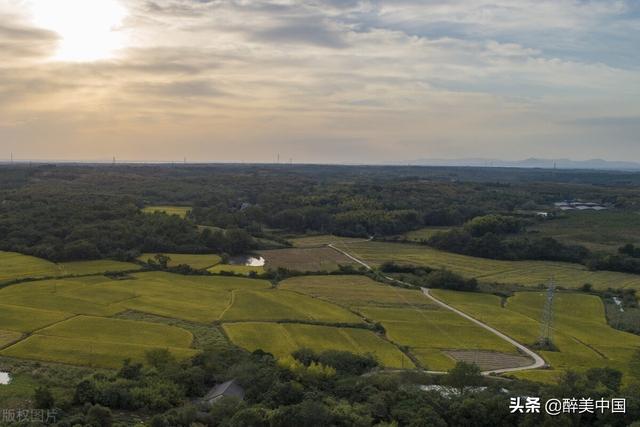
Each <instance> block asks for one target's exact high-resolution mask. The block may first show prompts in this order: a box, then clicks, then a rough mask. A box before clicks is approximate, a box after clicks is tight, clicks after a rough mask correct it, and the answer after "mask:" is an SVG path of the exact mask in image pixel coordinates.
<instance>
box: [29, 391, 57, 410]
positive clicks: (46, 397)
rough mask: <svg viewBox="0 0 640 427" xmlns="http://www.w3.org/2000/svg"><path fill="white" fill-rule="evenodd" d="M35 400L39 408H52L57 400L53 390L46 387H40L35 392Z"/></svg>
mask: <svg viewBox="0 0 640 427" xmlns="http://www.w3.org/2000/svg"><path fill="white" fill-rule="evenodd" d="M33 401H34V403H35V406H36V408H37V409H51V408H53V406H54V405H55V400H54V399H53V395H52V394H51V391H50V390H49V389H48V388H46V387H38V388H37V389H36V391H35V393H34V394H33Z"/></svg>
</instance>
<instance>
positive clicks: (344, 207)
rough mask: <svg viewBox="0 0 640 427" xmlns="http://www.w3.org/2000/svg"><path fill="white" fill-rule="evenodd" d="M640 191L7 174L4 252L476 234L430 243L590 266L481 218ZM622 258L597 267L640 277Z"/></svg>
mask: <svg viewBox="0 0 640 427" xmlns="http://www.w3.org/2000/svg"><path fill="white" fill-rule="evenodd" d="M578 182H580V183H578ZM638 182H640V178H639V177H638V174H631V173H629V174H625V173H614V172H596V173H594V172H592V171H590V172H581V171H543V170H531V171H528V170H500V169H482V168H426V167H402V168H401V167H355V166H343V167H341V166H297V165H207V166H204V165H203V166H188V165H186V166H185V165H180V166H171V165H163V166H149V165H119V166H111V165H109V166H107V165H94V166H89V165H32V166H29V165H18V166H9V165H5V166H3V167H0V249H1V250H10V251H17V252H22V253H26V254H33V255H36V256H40V257H43V258H47V259H50V260H55V261H61V260H78V259H93V258H104V257H109V258H116V259H131V258H133V257H135V256H136V255H137V254H139V253H141V252H160V251H178V252H188V253H198V252H207V251H209V252H210V251H216V252H220V253H229V254H235V253H242V252H246V251H249V250H252V249H256V248H259V247H260V245H261V244H263V243H261V242H262V240H260V239H255V238H256V237H257V238H261V237H265V236H266V237H269V236H270V233H271V232H272V231H273V230H278V231H282V232H289V233H305V232H314V233H334V234H337V235H342V236H376V237H382V238H384V237H385V236H393V235H398V234H401V233H404V232H406V231H410V230H415V229H418V228H421V227H425V226H458V225H463V224H467V226H465V227H464V228H463V229H462V231H458V232H452V233H451V234H450V235H448V236H440V237H439V239H434V240H433V241H431V242H428V243H429V244H432V245H433V246H435V247H439V248H443V249H447V250H453V251H457V252H462V253H470V254H474V255H478V256H486V257H498V258H500V257H504V258H506V259H521V258H532V259H541V258H542V257H541V255H540V254H541V253H542V254H545V255H544V256H546V257H547V258H549V259H559V260H568V261H580V262H583V261H584V260H586V259H587V258H589V259H591V258H592V257H591V258H590V257H589V256H588V254H586V253H585V252H584V251H582V249H581V248H575V247H564V246H562V245H559V244H557V242H553V241H552V240H550V239H546V240H537V241H528V240H526V239H519V238H516V239H514V238H506V237H504V236H505V235H510V234H513V232H515V231H517V230H518V229H519V228H521V227H522V226H523V224H521V223H520V222H518V221H514V223H513V224H509V225H508V226H507V228H501V229H499V230H492V227H497V226H498V227H501V226H503V225H504V224H498V225H496V224H484V225H482V224H478V221H480V220H478V219H477V218H478V217H483V216H485V217H486V216H489V217H486V218H491V217H490V215H501V216H497V217H494V219H495V218H501V219H502V221H505V218H509V216H511V215H514V213H517V212H521V211H532V210H535V209H544V208H545V207H548V206H550V205H551V204H552V203H553V202H555V201H558V200H564V199H568V198H569V199H573V198H585V199H588V200H593V201H597V202H600V203H607V204H611V205H614V206H616V207H619V208H631V207H635V206H639V205H640V191H639V190H638V189H637V188H638V187H637V186H636V184H637V183H638ZM150 204H172V205H183V206H190V207H192V211H191V213H190V215H189V216H188V217H187V218H185V219H182V218H178V217H177V216H169V215H165V214H151V215H150V214H143V213H142V212H141V208H143V207H144V206H146V205H150ZM486 218H485V222H486ZM473 221H476V225H475V226H474V225H473V224H474V223H473ZM198 226H211V227H209V228H203V227H198ZM483 227H484V228H483ZM509 227H515V228H514V229H509ZM271 237H273V236H271ZM273 238H275V237H273ZM620 257H622V255H621V256H620ZM620 257H618V258H612V259H596V260H592V261H590V262H591V265H592V266H593V267H594V268H602V267H604V266H607V267H610V268H616V269H627V270H633V271H635V269H636V267H635V264H634V265H633V266H632V267H629V265H630V264H633V262H632V261H629V259H628V258H632V257H630V256H627V255H624V259H623V260H620V259H619V258H620ZM584 262H586V261H584Z"/></svg>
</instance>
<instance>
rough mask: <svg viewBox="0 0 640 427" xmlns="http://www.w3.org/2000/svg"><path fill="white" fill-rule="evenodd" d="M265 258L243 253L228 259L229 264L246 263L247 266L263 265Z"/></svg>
mask: <svg viewBox="0 0 640 427" xmlns="http://www.w3.org/2000/svg"><path fill="white" fill-rule="evenodd" d="M264 263H265V259H264V258H263V257H261V256H252V255H249V256H247V255H243V256H235V257H232V258H231V259H229V264H231V265H246V266H247V267H264Z"/></svg>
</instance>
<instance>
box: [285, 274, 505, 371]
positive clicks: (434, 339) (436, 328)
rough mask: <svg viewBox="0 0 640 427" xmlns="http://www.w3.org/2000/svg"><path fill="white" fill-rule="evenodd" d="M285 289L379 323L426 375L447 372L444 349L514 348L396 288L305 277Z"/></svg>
mask: <svg viewBox="0 0 640 427" xmlns="http://www.w3.org/2000/svg"><path fill="white" fill-rule="evenodd" d="M280 288H281V289H287V290H291V291H296V292H300V293H304V294H307V295H312V296H314V297H317V298H322V299H324V300H327V301H331V302H334V303H337V304H344V305H346V306H348V307H350V308H351V309H352V310H354V311H356V312H358V313H360V314H361V315H363V316H365V317H366V318H367V319H369V320H371V321H374V322H380V323H381V324H382V325H383V326H384V328H385V330H386V335H387V338H389V339H390V340H391V341H393V342H394V343H396V344H400V345H404V346H408V347H409V348H410V352H411V354H413V355H414V356H415V357H416V359H417V360H419V361H420V363H421V364H422V365H423V366H424V367H427V368H428V369H430V370H447V369H450V368H451V367H453V366H454V364H455V361H454V360H453V359H452V358H451V357H449V356H448V355H447V354H446V351H448V350H478V351H495V352H502V353H508V354H516V353H517V350H516V348H515V347H513V346H511V345H510V344H508V343H506V342H505V341H503V340H501V339H500V338H498V337H496V336H495V335H493V334H491V333H490V332H488V331H486V330H484V329H482V328H480V327H478V326H477V325H475V324H474V323H472V322H470V321H468V320H465V319H463V318H462V317H460V316H458V315H456V314H454V313H452V312H450V311H447V310H444V309H442V308H440V307H439V306H437V305H434V304H432V303H431V301H430V300H428V299H427V298H426V297H425V296H424V295H423V294H422V293H421V292H420V291H417V290H409V289H403V288H397V287H393V286H388V285H384V284H380V283H378V282H375V281H373V280H371V279H369V278H368V277H364V276H305V277H297V278H292V279H288V280H285V281H284V282H282V283H281V284H280Z"/></svg>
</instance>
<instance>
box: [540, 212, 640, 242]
mask: <svg viewBox="0 0 640 427" xmlns="http://www.w3.org/2000/svg"><path fill="white" fill-rule="evenodd" d="M529 231H531V232H533V233H535V235H536V236H544V237H553V238H554V239H556V240H559V241H560V242H563V243H566V244H571V245H583V246H586V247H587V248H589V249H591V250H595V251H609V252H617V250H618V248H619V247H620V246H623V245H625V244H627V243H634V244H637V243H638V242H639V241H640V213H639V212H629V211H619V210H608V211H597V212H594V211H570V212H564V213H563V214H562V217H561V218H558V219H553V220H548V221H543V222H541V223H540V224H538V225H536V226H534V227H530V228H529Z"/></svg>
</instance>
